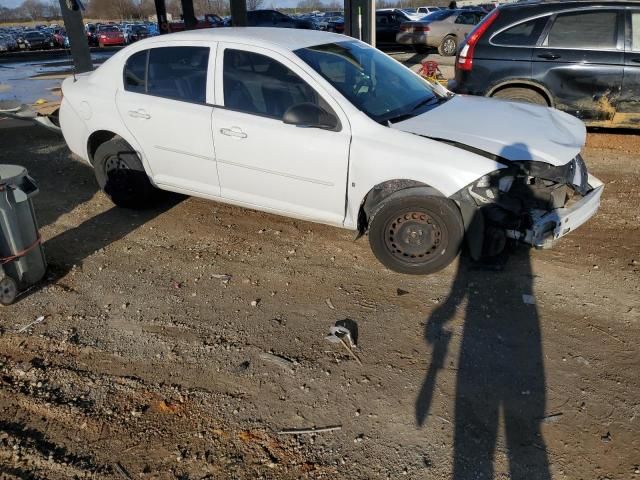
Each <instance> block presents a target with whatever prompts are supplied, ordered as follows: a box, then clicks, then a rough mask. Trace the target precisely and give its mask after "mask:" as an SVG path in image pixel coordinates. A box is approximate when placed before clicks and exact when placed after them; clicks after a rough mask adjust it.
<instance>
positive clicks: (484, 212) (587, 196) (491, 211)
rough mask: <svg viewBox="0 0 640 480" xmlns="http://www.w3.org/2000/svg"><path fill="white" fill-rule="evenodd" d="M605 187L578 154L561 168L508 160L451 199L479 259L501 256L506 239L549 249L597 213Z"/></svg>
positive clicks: (474, 254) (472, 248)
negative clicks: (504, 165) (463, 221)
mask: <svg viewBox="0 0 640 480" xmlns="http://www.w3.org/2000/svg"><path fill="white" fill-rule="evenodd" d="M603 188H604V187H603V185H602V183H601V182H600V181H599V180H598V179H596V178H595V177H592V176H590V175H589V174H588V172H587V168H586V166H585V164H584V161H583V160H582V157H581V156H580V155H578V156H577V157H575V158H574V159H573V160H571V161H570V162H568V163H567V164H565V165H562V166H553V165H550V164H547V163H544V162H536V161H528V162H525V161H523V162H509V163H508V164H507V166H506V168H503V169H500V170H496V171H494V172H491V173H489V174H488V175H485V176H484V177H482V178H480V179H478V180H477V181H475V182H474V183H472V184H471V185H468V186H467V187H465V188H464V189H462V190H460V191H459V192H458V193H456V194H455V195H454V196H453V197H452V198H453V199H454V200H455V201H457V202H458V205H459V206H460V210H461V211H462V214H463V218H464V220H465V227H466V229H467V240H468V243H469V249H470V252H471V254H472V256H473V257H474V258H479V257H481V256H492V255H496V254H498V253H500V251H502V249H503V248H504V245H505V243H506V240H507V238H512V239H515V240H518V241H522V242H524V243H527V244H529V245H532V246H534V247H537V248H550V247H551V246H552V245H553V243H554V241H555V240H557V239H558V238H560V237H562V236H564V235H566V234H567V233H569V231H572V230H575V229H576V228H577V227H578V226H580V225H582V223H584V222H586V221H587V220H588V219H589V218H591V217H592V216H593V215H594V214H595V213H596V211H597V209H598V206H599V204H600V196H601V194H602V190H603Z"/></svg>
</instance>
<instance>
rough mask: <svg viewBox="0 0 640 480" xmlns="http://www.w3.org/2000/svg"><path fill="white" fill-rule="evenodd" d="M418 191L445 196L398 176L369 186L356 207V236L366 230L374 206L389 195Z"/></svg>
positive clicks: (427, 186) (435, 190)
mask: <svg viewBox="0 0 640 480" xmlns="http://www.w3.org/2000/svg"><path fill="white" fill-rule="evenodd" d="M416 193H420V194H423V195H430V196H434V197H442V198H446V196H445V195H444V194H443V193H442V192H441V191H439V190H438V189H437V188H434V187H432V186H430V185H427V184H426V183H424V182H419V181H417V180H411V179H407V178H400V179H394V180H386V181H384V182H381V183H379V184H377V185H375V186H374V187H373V188H371V189H370V190H369V191H368V192H367V194H366V195H365V196H364V198H363V199H362V201H361V202H360V208H359V209H358V223H357V225H358V236H359V237H360V236H362V235H364V234H365V233H366V232H367V229H368V228H369V223H370V222H371V218H372V215H373V214H374V213H375V211H376V207H377V206H378V205H380V204H381V203H382V202H383V201H384V200H385V199H387V198H389V197H390V196H391V195H412V194H416Z"/></svg>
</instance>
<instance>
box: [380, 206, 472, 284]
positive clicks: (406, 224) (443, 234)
mask: <svg viewBox="0 0 640 480" xmlns="http://www.w3.org/2000/svg"><path fill="white" fill-rule="evenodd" d="M394 197H395V198H394ZM372 216H373V219H372V220H371V222H370V225H369V245H370V246H371V250H372V251H373V253H374V255H375V256H376V258H377V259H378V260H379V261H380V262H381V263H382V264H383V265H384V266H386V267H387V268H389V269H390V270H393V271H394V272H398V273H407V274H412V275H427V274H430V273H435V272H437V271H439V270H442V269H443V268H445V267H446V266H447V265H449V264H450V263H451V262H452V261H453V260H454V259H455V258H456V256H457V255H458V252H459V251H460V246H461V244H462V240H463V238H464V225H463V223H462V217H461V215H460V211H459V210H458V207H457V206H456V205H455V203H454V202H452V201H451V200H449V199H446V198H441V197H432V196H426V195H419V194H415V195H397V196H395V195H392V196H391V197H389V198H388V199H386V200H384V201H383V202H382V204H381V205H380V206H379V207H378V208H377V210H376V211H375V212H374V213H373V215H372Z"/></svg>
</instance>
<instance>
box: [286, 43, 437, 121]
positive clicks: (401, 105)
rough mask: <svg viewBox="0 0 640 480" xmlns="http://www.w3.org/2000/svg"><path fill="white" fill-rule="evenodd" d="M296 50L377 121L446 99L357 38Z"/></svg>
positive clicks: (406, 114)
mask: <svg viewBox="0 0 640 480" xmlns="http://www.w3.org/2000/svg"><path fill="white" fill-rule="evenodd" d="M294 53H295V54H296V55H297V56H298V57H300V58H301V59H302V60H304V61H305V62H306V63H307V64H308V65H310V66H311V68H313V69H314V70H315V71H316V72H318V73H319V74H320V75H322V77H324V78H325V79H326V80H327V81H328V82H329V83H330V84H331V85H333V87H335V88H336V89H337V90H338V91H339V92H340V93H341V94H342V95H344V96H345V97H346V98H347V100H349V101H350V102H351V103H352V104H353V105H355V106H356V107H357V108H358V109H359V110H361V111H362V112H364V113H365V114H366V115H368V116H369V117H370V118H372V119H373V120H375V121H376V122H380V123H386V122H388V121H391V122H397V121H401V120H404V119H406V118H410V117H412V116H415V115H418V114H419V113H422V112H424V111H425V110H426V109H427V108H429V106H432V105H436V104H438V103H440V102H442V101H445V100H446V99H447V98H446V97H444V96H442V95H440V94H438V93H436V92H435V91H434V89H433V88H432V86H431V85H430V84H429V83H428V82H427V81H425V80H423V79H421V78H420V77H418V76H417V75H415V74H414V73H412V72H410V71H409V70H407V69H406V68H405V67H403V66H402V65H401V64H400V63H398V62H397V61H395V60H393V59H392V58H391V57H389V56H387V55H385V54H384V53H382V52H380V51H379V50H376V49H375V48H371V47H369V46H368V45H363V44H361V43H358V42H355V41H344V42H337V43H327V44H323V45H316V46H314V47H307V48H301V49H299V50H295V51H294Z"/></svg>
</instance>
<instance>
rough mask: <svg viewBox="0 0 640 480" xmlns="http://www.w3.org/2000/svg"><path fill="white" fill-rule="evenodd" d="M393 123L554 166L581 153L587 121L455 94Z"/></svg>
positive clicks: (411, 130)
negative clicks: (421, 111)
mask: <svg viewBox="0 0 640 480" xmlns="http://www.w3.org/2000/svg"><path fill="white" fill-rule="evenodd" d="M391 127H392V128H396V129H398V130H402V131H405V132H409V133H414V134H416V135H422V136H425V137H431V138H434V139H443V140H451V141H454V142H458V143H461V144H464V145H468V146H470V147H473V148H476V149H479V150H482V151H485V152H488V153H491V154H493V155H498V156H500V157H503V158H506V159H507V160H512V161H518V160H536V161H540V162H546V163H549V164H551V165H555V166H560V165H564V164H566V163H567V162H569V161H571V160H572V159H573V158H574V157H575V156H576V155H578V153H580V150H581V149H582V147H583V146H584V142H585V138H586V128H585V126H584V124H583V123H582V121H580V120H578V119H577V118H575V117H572V116H571V115H568V114H566V113H562V112H560V111H558V110H555V109H552V108H547V107H541V106H538V105H530V104H525V103H516V102H507V101H503V100H494V99H491V98H484V97H471V96H466V95H456V96H454V97H453V98H451V99H450V100H448V101H446V102H445V103H442V104H440V105H438V106H437V107H435V108H433V109H431V110H429V111H427V112H426V113H423V114H421V115H418V116H416V117H412V118H410V119H408V120H404V121H402V122H398V123H395V124H393V125H391Z"/></svg>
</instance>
